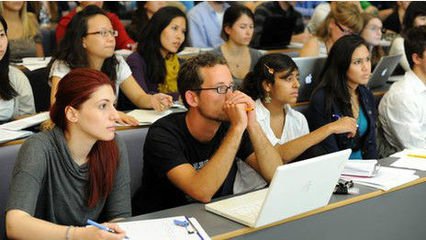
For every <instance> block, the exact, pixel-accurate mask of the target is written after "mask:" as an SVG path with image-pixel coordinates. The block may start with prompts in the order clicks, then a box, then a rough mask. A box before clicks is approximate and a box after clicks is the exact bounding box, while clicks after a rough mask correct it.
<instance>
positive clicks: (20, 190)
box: [6, 68, 131, 240]
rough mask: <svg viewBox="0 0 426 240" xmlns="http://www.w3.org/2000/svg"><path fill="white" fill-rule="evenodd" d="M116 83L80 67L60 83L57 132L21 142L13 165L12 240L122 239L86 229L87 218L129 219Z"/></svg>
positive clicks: (54, 114) (54, 112)
mask: <svg viewBox="0 0 426 240" xmlns="http://www.w3.org/2000/svg"><path fill="white" fill-rule="evenodd" d="M114 88H115V84H114V83H113V82H112V81H111V80H110V79H109V78H108V76H107V75H105V74H104V73H102V72H99V71H97V70H92V69H88V68H78V69H74V70H72V71H71V72H70V73H68V74H67V75H66V76H65V77H64V78H63V79H62V80H61V81H60V82H59V85H58V91H57V93H56V101H55V103H54V104H53V106H52V107H51V110H50V118H51V119H52V121H53V122H54V123H55V127H54V128H53V129H52V130H49V131H45V132H40V133H38V134H36V135H34V136H32V137H30V138H29V139H28V140H26V141H25V142H24V144H23V145H22V147H21V149H20V151H19V154H18V159H17V162H16V164H15V168H14V170H13V177H12V182H11V186H10V194H9V200H8V204H7V209H6V211H7V213H6V232H7V236H8V237H9V238H11V239H67V240H68V239H69V240H71V239H88V240H89V239H90V240H92V239H123V237H124V236H125V233H124V232H123V231H122V230H121V229H120V228H119V227H118V226H117V225H115V224H112V223H105V225H106V226H108V227H109V228H111V229H114V231H115V232H116V233H109V232H107V231H103V230H100V229H98V228H94V227H85V225H86V221H87V219H94V220H95V221H111V220H114V219H118V218H124V217H130V215H131V205H130V177H129V166H128V160H127V152H126V147H125V145H124V143H123V142H122V141H120V139H118V138H117V137H116V136H115V121H116V120H117V119H118V118H119V116H118V113H117V111H116V110H115V108H114V105H113V104H114V101H115V93H114Z"/></svg>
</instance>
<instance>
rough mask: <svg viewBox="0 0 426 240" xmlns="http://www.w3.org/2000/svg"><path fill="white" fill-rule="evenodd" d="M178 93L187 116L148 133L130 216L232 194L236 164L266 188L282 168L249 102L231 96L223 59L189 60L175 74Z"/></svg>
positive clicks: (202, 57) (170, 118)
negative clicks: (253, 173) (254, 174)
mask: <svg viewBox="0 0 426 240" xmlns="http://www.w3.org/2000/svg"><path fill="white" fill-rule="evenodd" d="M178 89H179V93H180V94H181V97H182V99H183V102H184V104H185V106H186V107H187V108H188V109H189V110H188V111H187V112H184V113H175V114H171V115H168V116H166V117H164V118H161V119H160V120H158V121H156V122H155V123H154V124H153V125H152V126H151V127H150V129H149V132H148V134H147V137H146V141H145V146H144V166H143V179H142V187H141V188H140V189H138V191H137V192H136V194H135V196H134V198H133V201H132V206H133V214H141V213H147V212H153V211H158V210H161V209H166V208H172V207H176V206H180V205H184V204H187V203H190V202H193V201H200V202H204V203H206V202H210V201H211V199H212V198H215V197H220V196H225V195H229V194H232V193H233V190H232V188H233V184H234V178H235V175H236V161H235V160H236V159H237V158H239V159H242V160H244V161H245V162H246V163H247V164H249V165H250V166H251V167H252V168H254V169H255V170H256V171H257V172H259V173H260V175H261V176H262V177H263V178H264V179H265V180H266V181H267V182H269V181H270V180H271V179H272V176H273V174H274V172H275V169H276V168H277V167H278V166H279V165H282V161H281V158H280V155H279V154H278V152H277V151H276V150H275V149H274V148H273V147H272V145H271V144H270V143H269V141H268V139H267V138H266V137H265V135H264V134H263V132H262V129H261V127H260V126H259V123H258V122H257V121H256V112H255V111H253V110H254V108H255V103H254V101H253V100H252V99H251V98H250V97H249V96H247V95H245V94H244V93H242V92H239V91H233V83H232V75H231V72H230V71H229V68H228V67H227V65H226V62H225V60H224V59H223V58H221V57H219V56H217V55H214V54H211V53H205V54H201V55H199V56H196V57H193V58H191V59H189V60H188V61H187V62H185V63H184V64H183V65H182V67H181V69H180V71H179V75H178Z"/></svg>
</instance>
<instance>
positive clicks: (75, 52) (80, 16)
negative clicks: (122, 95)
mask: <svg viewBox="0 0 426 240" xmlns="http://www.w3.org/2000/svg"><path fill="white" fill-rule="evenodd" d="M96 15H104V16H105V17H108V16H107V15H106V13H105V12H104V10H102V9H101V8H99V7H98V6H95V5H89V6H87V7H85V8H84V9H83V10H82V11H81V12H79V13H77V14H76V15H75V16H74V17H73V18H72V20H71V22H70V23H69V24H68V27H67V30H66V32H65V36H64V38H63V39H62V40H61V42H60V43H59V47H58V50H57V52H56V54H55V55H54V56H53V58H52V61H51V62H50V65H52V63H53V62H54V61H55V60H62V61H64V62H65V63H66V64H68V66H69V68H70V69H74V68H88V67H89V62H88V57H87V51H86V49H85V48H84V47H83V37H85V36H86V35H87V30H88V20H89V19H90V18H92V17H94V16H96ZM117 65H118V60H117V59H116V58H115V55H112V56H111V57H109V58H107V59H105V61H104V63H103V65H102V68H101V71H102V72H103V73H105V74H106V75H107V76H108V77H109V78H110V79H111V81H113V82H115V81H116V80H117V70H116V66H117Z"/></svg>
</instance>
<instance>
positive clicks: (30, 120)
mask: <svg viewBox="0 0 426 240" xmlns="http://www.w3.org/2000/svg"><path fill="white" fill-rule="evenodd" d="M48 119H49V112H43V113H39V114H36V115H33V116H31V117H27V118H22V119H19V120H15V121H12V122H8V123H5V124H2V125H0V128H2V129H8V130H13V131H18V130H22V129H25V128H28V127H32V126H35V125H38V124H40V123H42V122H44V121H46V120H48Z"/></svg>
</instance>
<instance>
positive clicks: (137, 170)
mask: <svg viewBox="0 0 426 240" xmlns="http://www.w3.org/2000/svg"><path fill="white" fill-rule="evenodd" d="M388 88H389V86H385V87H384V88H383V89H377V90H378V91H376V92H375V95H376V96H377V97H381V96H382V95H383V93H384V92H385V91H386V90H387V89H388ZM307 106H308V103H307V102H304V103H297V104H295V105H294V108H295V109H297V110H299V111H301V112H304V111H305V110H306V108H307ZM147 131H148V128H147V127H141V128H121V129H119V131H117V134H118V135H120V136H121V137H122V138H123V139H124V141H125V142H126V145H127V149H128V152H129V161H130V165H131V168H130V171H131V172H130V174H131V184H132V186H131V188H132V194H133V193H134V191H135V190H136V189H137V188H138V187H139V186H140V184H141V179H142V177H141V176H142V167H143V152H142V146H143V145H144V142H145V136H146V133H147ZM23 141H24V140H22V139H21V140H16V141H12V142H8V143H4V144H0V164H1V166H2V167H1V168H0V179H1V180H0V211H1V218H0V236H2V235H3V233H4V216H3V214H4V212H3V211H4V209H5V207H6V202H7V195H8V188H9V183H10V179H11V175H12V170H13V166H14V163H15V160H16V156H17V154H18V151H19V148H20V146H21V144H22V143H23ZM362 189H363V188H362ZM363 191H364V190H363ZM371 192H372V190H368V189H365V191H364V193H368V196H373V195H374V196H375V194H377V193H378V192H377V191H376V192H375V193H374V194H373V195H371V194H372V193H371ZM341 197H342V196H339V197H338V198H337V199H338V200H336V201H340V200H342V198H341ZM357 199H358V198H353V199H352V200H350V201H356V200H357ZM331 206H334V205H331ZM201 208H202V205H200V204H198V205H197V204H194V205H189V206H185V207H182V209H181V210H177V211H178V212H176V214H174V213H173V212H170V211H172V210H167V211H165V212H164V214H171V215H172V216H173V215H182V214H185V215H194V216H196V217H197V219H198V218H199V217H200V218H201V219H204V220H205V221H204V220H201V221H200V222H201V224H202V225H203V226H205V227H206V226H207V227H206V229H207V232H208V233H209V235H212V236H216V235H218V236H219V238H218V239H221V238H228V236H229V237H231V236H234V235H235V234H237V233H240V232H241V229H242V228H241V226H239V225H235V224H228V223H227V222H229V221H227V220H224V219H223V221H224V222H223V224H220V225H216V224H213V225H211V222H212V221H216V220H217V219H216V218H219V217H216V218H215V217H212V216H210V215H212V214H210V215H209V214H207V213H205V212H204V211H201ZM333 208H335V207H331V209H333ZM425 212H426V211H425ZM178 213H180V214H178ZM156 214H157V213H156ZM158 214H159V215H155V214H154V215H147V216H141V218H150V217H154V216H157V217H158V216H162V214H163V212H160V213H158ZM200 214H201V215H202V216H201V215H200ZM205 214H207V215H205ZM199 215H200V216H199ZM209 216H210V217H209ZM219 222H220V221H218V223H219ZM290 222H291V221H290ZM286 226H287V225H286ZM215 229H216V230H215ZM268 229H269V228H268ZM271 229H275V228H271ZM237 230H238V231H237ZM235 231H237V233H234V232H235ZM246 231H248V232H251V230H244V231H242V232H241V233H244V234H245V232H246ZM263 231H264V230H262V232H263ZM255 232H257V231H255ZM266 232H269V231H266ZM302 232H304V231H302ZM225 233H226V234H225ZM223 234H225V235H223ZM262 234H263V233H262ZM222 235H223V236H222ZM255 235H256V234H255ZM425 236H426V235H425Z"/></svg>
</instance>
